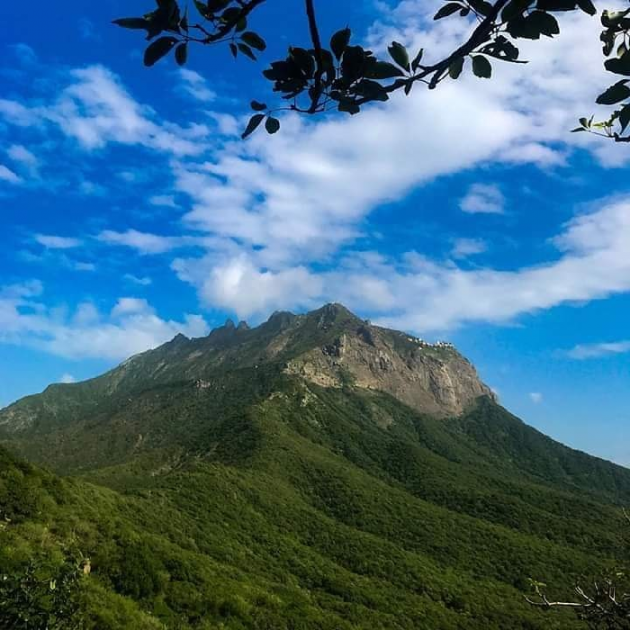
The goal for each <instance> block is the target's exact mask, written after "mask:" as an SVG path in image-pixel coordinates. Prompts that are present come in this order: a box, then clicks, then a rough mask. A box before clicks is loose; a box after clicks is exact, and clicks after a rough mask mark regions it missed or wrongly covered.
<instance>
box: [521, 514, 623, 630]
mask: <svg viewBox="0 0 630 630" xmlns="http://www.w3.org/2000/svg"><path fill="white" fill-rule="evenodd" d="M623 515H624V517H625V519H626V521H627V522H628V523H630V515H629V514H628V512H627V511H626V510H625V509H624V510H623ZM629 578H630V575H629V573H628V571H627V570H625V569H614V570H611V571H609V572H607V573H605V574H603V575H601V576H600V577H598V578H595V579H593V580H592V584H591V585H590V586H588V587H586V586H583V585H580V584H577V585H576V586H575V587H574V589H573V592H574V595H575V599H574V600H573V601H555V600H553V599H549V597H548V596H547V593H546V592H545V589H546V588H547V585H546V584H543V583H542V582H536V581H535V580H530V583H531V586H532V589H533V593H534V594H533V597H527V598H526V600H527V601H528V602H529V603H530V604H531V605H532V606H537V607H541V608H546V609H554V608H558V609H570V610H573V611H574V612H576V613H577V615H578V617H579V618H580V619H582V620H583V621H585V622H586V623H587V625H588V627H589V628H591V630H630V579H629Z"/></svg>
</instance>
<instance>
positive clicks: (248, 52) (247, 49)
mask: <svg viewBox="0 0 630 630" xmlns="http://www.w3.org/2000/svg"><path fill="white" fill-rule="evenodd" d="M236 45H237V46H238V49H239V50H240V51H241V52H242V53H243V54H244V55H245V56H246V57H249V58H250V59H252V60H253V61H256V55H255V54H254V53H253V52H252V49H251V48H250V47H249V46H248V45H247V44H241V43H238V44H236Z"/></svg>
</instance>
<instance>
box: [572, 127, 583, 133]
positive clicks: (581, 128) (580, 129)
mask: <svg viewBox="0 0 630 630" xmlns="http://www.w3.org/2000/svg"><path fill="white" fill-rule="evenodd" d="M580 131H586V129H584V127H576V128H575V129H571V133H578V132H580Z"/></svg>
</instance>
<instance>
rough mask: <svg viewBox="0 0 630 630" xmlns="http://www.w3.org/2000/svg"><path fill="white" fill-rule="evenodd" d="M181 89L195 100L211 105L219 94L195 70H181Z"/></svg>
mask: <svg viewBox="0 0 630 630" xmlns="http://www.w3.org/2000/svg"><path fill="white" fill-rule="evenodd" d="M179 76H180V79H181V83H180V85H181V89H183V90H184V92H185V93H186V94H188V95H189V96H191V97H192V98H193V99H194V100H196V101H199V102H201V103H211V102H212V101H214V100H216V98H217V93H216V92H215V91H214V90H211V89H210V88H209V87H208V82H207V81H206V80H205V79H204V78H203V77H202V76H201V75H200V74H199V73H198V72H195V71H194V70H189V69H188V68H180V69H179Z"/></svg>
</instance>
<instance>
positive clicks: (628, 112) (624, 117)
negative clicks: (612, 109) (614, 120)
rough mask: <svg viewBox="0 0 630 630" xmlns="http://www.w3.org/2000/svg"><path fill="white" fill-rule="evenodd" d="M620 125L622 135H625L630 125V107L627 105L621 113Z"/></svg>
mask: <svg viewBox="0 0 630 630" xmlns="http://www.w3.org/2000/svg"><path fill="white" fill-rule="evenodd" d="M619 124H620V125H621V133H623V132H624V131H625V130H626V128H627V127H628V125H629V124H630V105H626V106H625V107H624V108H623V109H622V110H621V111H620V112H619Z"/></svg>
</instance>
